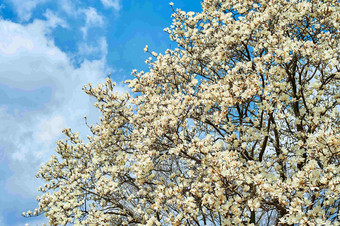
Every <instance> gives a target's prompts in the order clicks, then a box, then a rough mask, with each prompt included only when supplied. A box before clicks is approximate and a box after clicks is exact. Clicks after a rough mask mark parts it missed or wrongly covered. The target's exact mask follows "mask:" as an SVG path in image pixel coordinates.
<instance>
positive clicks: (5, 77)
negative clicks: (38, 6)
mask: <svg viewBox="0 0 340 226" xmlns="http://www.w3.org/2000/svg"><path fill="white" fill-rule="evenodd" d="M45 16H46V18H47V20H45V21H43V20H34V21H33V22H32V23H29V24H27V25H20V24H17V23H13V22H10V21H6V20H1V19H0V34H1V36H0V65H1V67H0V85H2V86H6V87H10V88H11V89H13V90H16V91H25V90H26V91H27V90H30V92H35V90H39V88H41V87H48V88H49V89H51V90H52V92H51V96H50V97H49V98H46V100H45V99H44V100H45V101H46V103H43V104H42V108H41V109H39V110H34V111H29V110H27V111H24V112H23V111H22V110H18V109H12V111H11V109H10V107H11V106H7V107H5V106H1V105H0V121H1V127H0V135H1V136H0V143H1V145H2V146H3V147H4V148H5V152H6V155H7V156H8V157H9V162H8V165H10V168H11V169H12V170H13V172H12V173H13V176H12V177H11V178H10V179H9V180H8V181H6V189H7V190H8V192H10V193H12V194H21V196H22V197H26V198H27V197H31V198H33V199H34V195H35V194H36V192H35V189H36V186H37V184H38V183H37V181H36V180H34V175H35V173H36V171H37V169H38V168H39V165H40V164H41V163H42V162H45V161H46V160H47V159H49V156H50V155H51V154H52V153H53V151H54V148H55V141H56V140H57V139H60V138H61V137H62V136H61V129H62V128H64V127H71V128H73V130H75V131H79V132H80V133H81V134H85V136H86V134H88V133H89V130H88V128H87V127H86V125H85V124H84V119H83V116H84V115H87V116H88V119H89V122H93V123H94V122H95V121H96V120H97V118H98V116H99V115H98V112H97V110H96V109H95V108H94V107H93V106H92V104H93V103H92V102H91V101H90V98H89V97H88V96H87V95H86V94H85V93H84V92H83V91H82V87H83V85H84V84H87V83H89V82H92V83H94V84H96V83H97V82H103V81H104V77H105V75H107V73H108V72H109V71H112V69H110V68H108V67H107V65H106V60H105V59H106V54H107V44H106V41H105V39H104V38H103V39H102V40H101V43H100V51H99V52H92V53H93V54H99V55H100V57H99V59H98V60H92V61H89V60H84V61H83V63H82V64H81V65H79V66H78V67H74V66H73V65H72V63H71V61H72V60H71V59H70V57H69V56H68V55H67V54H66V53H65V52H63V51H61V50H60V49H59V48H58V47H56V46H55V44H54V42H53V40H51V39H50V38H49V35H48V34H49V32H50V29H52V28H53V27H56V26H66V25H65V24H64V23H63V21H62V20H60V19H59V18H58V17H57V16H56V15H54V14H52V13H51V12H46V14H45ZM26 91H25V92H26ZM18 101H20V100H18ZM17 105H20V103H18V104H17ZM17 105H16V106H17ZM13 112H16V113H13ZM0 209H1V208H0Z"/></svg>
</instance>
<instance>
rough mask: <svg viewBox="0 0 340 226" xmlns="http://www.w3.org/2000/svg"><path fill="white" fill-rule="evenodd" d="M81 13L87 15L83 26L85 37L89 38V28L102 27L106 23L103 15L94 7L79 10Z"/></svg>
mask: <svg viewBox="0 0 340 226" xmlns="http://www.w3.org/2000/svg"><path fill="white" fill-rule="evenodd" d="M79 14H84V16H85V25H84V26H83V27H82V28H81V31H82V32H83V38H84V39H86V38H87V31H88V29H89V28H91V27H102V26H103V25H104V20H103V17H102V16H101V15H99V14H98V13H97V11H96V10H95V9H94V8H92V7H89V8H87V9H81V10H79Z"/></svg>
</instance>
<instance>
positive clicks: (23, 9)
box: [10, 0, 48, 21]
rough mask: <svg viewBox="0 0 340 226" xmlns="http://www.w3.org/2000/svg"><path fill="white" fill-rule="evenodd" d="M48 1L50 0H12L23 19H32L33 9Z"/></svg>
mask: <svg viewBox="0 0 340 226" xmlns="http://www.w3.org/2000/svg"><path fill="white" fill-rule="evenodd" d="M47 1H48V0H10V2H11V3H12V4H13V6H14V9H15V11H16V13H17V15H18V17H19V18H20V19H21V20H22V21H28V20H30V19H31V16H32V10H33V9H35V8H36V7H37V5H39V4H42V3H45V2H47Z"/></svg>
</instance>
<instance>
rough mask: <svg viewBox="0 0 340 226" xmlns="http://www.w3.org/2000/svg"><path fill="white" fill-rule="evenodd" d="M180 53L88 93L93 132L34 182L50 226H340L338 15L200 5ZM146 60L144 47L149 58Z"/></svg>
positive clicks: (64, 149)
mask: <svg viewBox="0 0 340 226" xmlns="http://www.w3.org/2000/svg"><path fill="white" fill-rule="evenodd" d="M171 7H172V9H173V10H174V13H173V15H172V17H173V23H172V25H171V26H170V27H169V28H167V29H165V31H166V32H168V33H169V36H170V39H171V40H172V41H174V42H176V43H177V48H174V49H168V50H166V51H165V53H164V54H157V53H155V52H150V54H151V57H150V58H149V59H148V60H147V63H148V64H149V71H148V72H144V71H141V72H138V71H133V75H134V76H135V79H133V80H129V81H126V82H127V83H128V84H129V86H130V87H131V90H132V92H133V95H131V94H129V93H127V94H125V95H119V94H118V93H115V92H114V83H113V82H112V81H111V79H107V81H106V83H104V84H100V85H98V86H97V87H93V86H92V85H89V86H86V87H85V88H84V90H85V92H86V93H87V94H88V95H90V96H93V97H95V98H96V99H97V102H96V104H95V106H96V107H97V108H98V109H99V110H100V111H101V113H102V118H101V119H100V123H99V124H98V125H91V126H89V127H90V129H91V132H92V136H89V137H88V142H85V143H84V142H83V141H82V140H81V139H80V138H79V135H78V134H77V133H74V132H72V131H71V130H70V129H66V130H64V133H65V135H66V136H67V138H66V139H65V140H61V141H59V142H58V143H57V148H56V153H57V155H56V156H52V158H51V160H50V161H49V162H47V163H46V164H45V165H44V166H43V167H42V168H41V169H40V171H39V172H38V175H37V176H38V177H39V178H42V179H43V180H45V181H46V184H45V186H44V187H42V188H40V190H41V191H42V192H43V195H42V196H41V197H38V201H39V207H38V208H37V209H36V210H35V211H33V213H32V212H27V213H23V214H24V215H25V216H28V215H36V214H40V213H44V214H45V216H46V217H47V218H48V219H49V220H50V224H52V225H56V224H62V225H64V224H67V223H74V224H77V225H86V224H91V223H94V224H96V223H100V224H104V225H105V224H107V225H127V224H129V225H134V224H136V225H137V224H143V225H167V224H172V225H210V224H214V225H248V224H249V225H250V224H253V225H258V224H265V223H267V224H269V225H278V224H282V225H292V224H300V225H331V224H334V225H339V220H340V216H339V211H340V148H339V147H340V132H339V131H340V130H339V127H340V124H339V121H340V117H339V116H340V114H339V112H338V110H339V105H340V93H339V91H340V89H339V82H340V65H339V61H340V56H339V53H340V32H339V23H340V3H339V1H337V0H324V1H320V0H290V1H286V0H255V1H254V0H243V1H239V0H204V1H203V2H202V12H197V13H194V12H184V11H181V10H179V9H177V10H175V9H174V8H173V7H174V6H173V3H171ZM144 50H145V51H146V52H149V48H148V46H146V47H145V49H144Z"/></svg>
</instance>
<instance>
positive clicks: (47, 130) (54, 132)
mask: <svg viewBox="0 0 340 226" xmlns="http://www.w3.org/2000/svg"><path fill="white" fill-rule="evenodd" d="M38 128H39V130H38V131H36V132H35V134H34V136H35V137H36V138H37V140H38V142H41V143H45V142H47V143H51V141H53V139H55V137H58V135H60V132H61V130H62V129H63V128H65V118H64V117H63V116H61V115H56V116H52V117H51V118H46V119H42V120H41V121H40V125H39V126H38Z"/></svg>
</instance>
